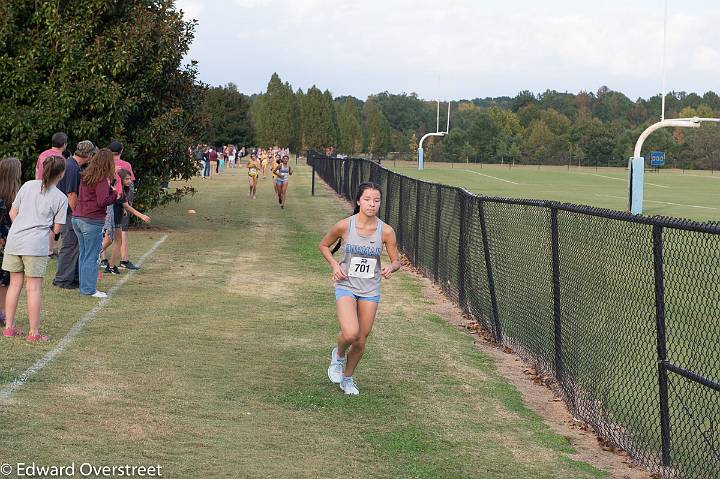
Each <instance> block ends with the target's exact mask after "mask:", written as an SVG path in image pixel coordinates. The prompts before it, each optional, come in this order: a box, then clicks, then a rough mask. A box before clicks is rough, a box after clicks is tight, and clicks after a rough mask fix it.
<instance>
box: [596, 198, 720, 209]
mask: <svg viewBox="0 0 720 479" xmlns="http://www.w3.org/2000/svg"><path fill="white" fill-rule="evenodd" d="M595 196H604V197H606V198H618V199H621V200H627V198H626V197H625V196H613V195H600V194H595ZM643 201H644V202H645V203H658V204H661V205H670V206H685V207H687V208H700V209H703V210H720V208H713V207H712V206H700V205H684V204H682V203H670V202H669V201H655V200H643Z"/></svg>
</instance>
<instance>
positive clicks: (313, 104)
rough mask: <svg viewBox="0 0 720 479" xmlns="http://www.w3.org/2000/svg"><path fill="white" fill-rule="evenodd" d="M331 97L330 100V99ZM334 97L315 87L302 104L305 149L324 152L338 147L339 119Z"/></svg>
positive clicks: (310, 90)
mask: <svg viewBox="0 0 720 479" xmlns="http://www.w3.org/2000/svg"><path fill="white" fill-rule="evenodd" d="M328 97H329V98H328ZM335 115H336V114H335V105H334V103H333V101H332V96H331V95H330V94H329V92H327V94H323V92H321V91H320V89H319V88H317V87H316V86H313V87H312V88H310V89H309V90H308V91H307V94H306V95H305V98H304V100H303V104H302V111H301V115H300V116H301V118H302V131H303V140H302V143H303V147H304V148H308V149H315V150H322V149H324V148H325V147H328V146H335V145H337V119H336V116H335Z"/></svg>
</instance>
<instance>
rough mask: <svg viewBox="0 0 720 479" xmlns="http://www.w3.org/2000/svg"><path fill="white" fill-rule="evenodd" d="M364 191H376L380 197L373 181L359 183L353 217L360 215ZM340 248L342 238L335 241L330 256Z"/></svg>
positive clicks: (377, 187) (377, 186)
mask: <svg viewBox="0 0 720 479" xmlns="http://www.w3.org/2000/svg"><path fill="white" fill-rule="evenodd" d="M365 190H376V191H377V192H379V193H380V196H381V197H382V190H380V185H379V184H377V183H375V182H373V181H366V182H365V183H360V184H359V185H358V188H357V193H355V209H354V210H353V215H356V214H358V213H360V204H359V202H360V198H362V195H363V193H365ZM340 246H342V238H340V239H339V240H337V243H335V246H333V249H332V250H330V254H335V253H337V250H339V249H340Z"/></svg>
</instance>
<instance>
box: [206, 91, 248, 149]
mask: <svg viewBox="0 0 720 479" xmlns="http://www.w3.org/2000/svg"><path fill="white" fill-rule="evenodd" d="M203 111H204V113H205V115H206V116H207V117H208V127H207V131H206V134H205V136H204V141H203V142H204V143H206V144H209V145H229V144H232V145H238V146H243V145H244V146H249V145H253V144H254V143H255V138H254V136H255V134H254V131H253V128H252V123H251V121H250V100H249V99H248V97H246V96H245V95H243V94H242V93H240V92H239V91H238V89H237V86H236V85H235V84H234V83H229V84H228V85H227V86H221V87H214V88H209V89H208V90H207V92H205V101H204V103H203Z"/></svg>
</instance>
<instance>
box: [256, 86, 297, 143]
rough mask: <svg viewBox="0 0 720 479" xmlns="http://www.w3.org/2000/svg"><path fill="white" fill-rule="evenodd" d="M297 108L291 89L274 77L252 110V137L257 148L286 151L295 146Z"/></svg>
mask: <svg viewBox="0 0 720 479" xmlns="http://www.w3.org/2000/svg"><path fill="white" fill-rule="evenodd" d="M298 116H299V111H298V104H297V99H296V98H295V94H294V93H293V90H292V87H291V86H290V84H289V83H283V82H282V80H280V77H279V76H278V74H277V73H273V74H272V77H271V78H270V82H269V83H268V86H267V90H266V92H265V93H264V94H263V95H262V96H261V97H260V98H258V99H257V100H256V104H255V108H254V109H253V119H254V124H255V135H256V139H257V142H258V145H259V146H262V147H265V148H270V147H273V146H282V147H287V146H291V145H295V144H297V142H298Z"/></svg>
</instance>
